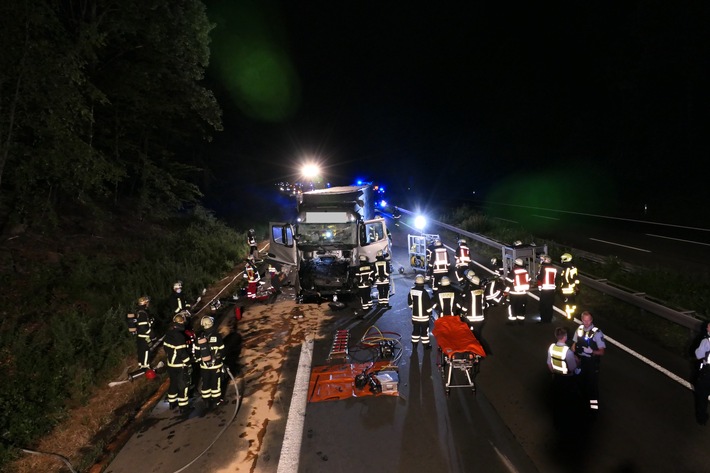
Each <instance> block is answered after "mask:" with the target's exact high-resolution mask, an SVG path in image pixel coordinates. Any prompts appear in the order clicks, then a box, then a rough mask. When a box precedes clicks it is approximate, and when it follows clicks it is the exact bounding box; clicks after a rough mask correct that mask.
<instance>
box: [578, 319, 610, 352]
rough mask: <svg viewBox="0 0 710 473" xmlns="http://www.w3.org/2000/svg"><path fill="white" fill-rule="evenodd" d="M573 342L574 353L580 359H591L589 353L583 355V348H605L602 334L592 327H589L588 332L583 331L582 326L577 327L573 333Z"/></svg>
mask: <svg viewBox="0 0 710 473" xmlns="http://www.w3.org/2000/svg"><path fill="white" fill-rule="evenodd" d="M573 341H574V343H575V349H574V350H575V353H576V354H577V355H578V356H580V357H586V358H592V357H593V355H592V354H590V353H584V349H585V348H591V349H592V350H598V349H600V348H606V343H605V342H604V334H603V333H602V331H601V330H599V329H598V328H597V327H595V326H594V325H591V326H590V327H589V330H585V329H584V325H580V326H579V327H577V331H576V332H575V333H574V337H573Z"/></svg>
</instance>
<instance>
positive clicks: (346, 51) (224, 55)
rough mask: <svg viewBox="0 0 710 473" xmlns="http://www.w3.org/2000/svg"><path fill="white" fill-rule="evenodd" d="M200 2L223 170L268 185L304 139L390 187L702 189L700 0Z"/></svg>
mask: <svg viewBox="0 0 710 473" xmlns="http://www.w3.org/2000/svg"><path fill="white" fill-rule="evenodd" d="M207 3H208V6H209V10H208V11H209V14H210V17H211V18H212V20H213V21H215V23H216V24H217V28H216V29H215V31H214V32H213V35H212V36H213V41H214V42H213V59H212V65H211V68H210V76H211V80H213V81H215V90H216V92H217V94H218V98H219V100H220V103H221V105H222V107H223V109H224V111H225V131H224V132H223V133H222V134H220V136H218V137H217V139H216V142H215V145H216V146H215V147H214V151H213V152H214V159H215V161H216V162H219V163H220V164H218V165H216V172H217V174H218V175H222V173H223V172H225V171H226V169H228V168H231V169H234V168H236V169H238V170H239V172H238V173H236V174H235V176H236V175H239V176H241V177H244V176H245V174H246V175H247V176H248V179H249V182H250V184H251V185H254V186H256V187H258V186H261V185H264V186H267V185H268V184H270V183H271V182H274V181H276V180H279V179H281V178H285V179H293V172H294V171H295V169H296V167H297V163H298V162H299V160H301V159H302V158H303V156H305V155H311V156H318V158H319V159H320V160H321V162H322V163H323V164H324V165H325V166H327V172H328V176H329V180H331V181H332V182H334V183H336V184H343V183H347V181H348V180H349V179H351V177H352V176H354V175H356V174H357V175H360V176H363V177H368V178H371V179H375V180H378V181H383V182H385V183H387V184H389V186H390V189H391V190H393V191H395V192H398V194H399V198H400V199H401V200H405V195H404V194H403V192H404V190H405V189H406V188H407V187H409V186H413V187H414V188H415V189H416V190H417V192H418V193H420V194H426V195H427V196H428V197H429V198H441V197H444V196H449V197H459V196H463V197H470V196H471V195H472V192H473V191H474V190H475V191H477V194H476V196H477V197H482V198H487V199H496V200H501V199H504V198H505V199H507V200H508V201H511V202H512V201H516V202H517V203H532V204H537V205H543V206H550V207H556V208H564V207H569V206H570V204H568V203H567V202H568V201H570V200H571V205H586V206H587V207H588V209H589V210H593V209H592V207H594V206H593V205H592V204H590V203H589V202H590V201H594V202H598V204H594V205H596V206H598V207H599V210H605V211H609V212H614V209H613V208H611V207H610V206H611V205H612V204H614V205H618V204H619V202H624V203H625V204H624V206H625V207H629V208H631V209H633V208H638V207H639V206H641V205H642V204H643V203H649V204H650V205H652V208H661V207H664V208H671V207H672V206H673V202H685V203H687V202H693V203H694V204H693V205H695V203H697V204H698V205H697V208H698V209H699V208H702V207H704V200H705V199H707V198H708V197H710V195H709V193H708V191H707V190H706V188H707V183H706V182H705V181H707V178H706V177H703V176H706V174H702V173H700V172H699V171H700V170H701V169H704V166H703V165H702V162H703V161H705V160H706V159H707V158H708V157H709V156H710V146H709V144H708V141H709V140H708V139H707V131H708V104H709V102H710V101H709V100H708V95H709V94H708V85H707V84H708V72H709V70H710V68H709V67H708V61H709V57H710V56H709V55H708V48H707V44H708V42H707V38H706V33H705V30H706V25H707V24H708V19H710V16H709V14H708V13H709V12H710V7H709V6H708V5H709V4H708V3H707V2H701V1H698V2H692V3H690V2H689V3H685V2H660V1H658V2H654V1H644V2H641V1H638V2H613V3H608V4H607V3H605V4H604V5H605V6H600V5H598V4H596V2H593V3H590V2H544V3H545V5H543V6H541V5H540V3H543V2H525V5H523V2H512V3H504V2H488V3H487V4H485V5H484V4H483V3H482V2H447V4H446V5H444V4H438V3H437V4H434V3H431V4H430V5H429V6H428V7H427V6H413V4H412V3H410V2H374V1H373V2H362V1H361V2H354V1H352V2H333V1H328V2H323V1H317V2H315V1H308V2H257V1H253V2H245V1H231V0H226V1H212V2H207ZM612 5H613V8H612ZM220 166H226V167H224V168H220ZM247 169H248V172H246V171H247ZM223 184H227V183H226V182H224V183H223ZM229 186H232V184H231V183H230V184H229ZM514 189H518V190H517V191H516V190H514ZM553 190H554V191H553ZM676 196H681V197H683V199H682V201H679V200H677V198H676ZM689 197H690V198H689ZM701 204H702V206H701ZM594 210H596V209H594ZM623 211H626V209H619V210H618V212H619V213H621V212H623Z"/></svg>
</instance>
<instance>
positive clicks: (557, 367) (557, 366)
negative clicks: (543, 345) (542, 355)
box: [547, 342, 577, 376]
mask: <svg viewBox="0 0 710 473" xmlns="http://www.w3.org/2000/svg"><path fill="white" fill-rule="evenodd" d="M547 364H548V365H549V366H550V367H551V368H552V372H553V373H555V374H559V375H562V376H571V375H573V374H574V373H575V371H576V370H577V360H576V359H575V358H574V354H573V353H572V350H570V348H569V347H568V346H567V344H565V343H563V342H557V343H553V344H552V345H550V348H549V349H548V350H547Z"/></svg>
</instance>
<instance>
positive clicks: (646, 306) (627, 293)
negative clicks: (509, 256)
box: [397, 207, 702, 332]
mask: <svg viewBox="0 0 710 473" xmlns="http://www.w3.org/2000/svg"><path fill="white" fill-rule="evenodd" d="M397 208H398V209H399V210H400V212H402V213H405V214H408V215H412V216H415V215H417V214H416V213H415V212H412V211H410V210H407V209H403V208H402V207H397ZM428 221H429V222H431V223H433V224H435V225H436V226H439V227H441V228H445V229H447V230H450V231H452V232H455V233H458V234H460V235H464V236H466V237H467V238H471V239H473V240H476V241H478V242H480V243H483V244H485V245H488V246H492V247H494V248H497V249H499V250H501V249H502V248H503V247H504V246H505V245H504V244H503V243H500V242H498V241H495V240H491V239H490V238H486V237H484V236H483V235H480V234H478V233H471V232H468V231H466V230H462V229H461V228H456V227H454V226H453V225H449V224H447V223H444V222H439V221H437V220H431V219H429V220H428ZM579 279H580V280H581V281H582V282H583V283H584V284H585V285H587V286H589V287H590V288H592V289H594V290H595V291H599V292H601V293H602V294H606V295H609V296H612V297H615V298H617V299H619V300H620V301H622V302H625V303H627V304H630V305H633V306H636V307H638V308H640V309H642V310H645V311H647V312H651V313H652V314H655V315H658V316H660V317H662V318H664V319H666V320H668V321H670V322H673V323H676V324H678V325H680V326H682V327H685V328H688V329H690V330H692V331H694V332H695V331H698V329H699V327H700V323H701V322H702V319H700V318H698V317H695V312H694V311H690V310H676V309H672V308H670V307H667V306H665V305H663V304H661V303H659V302H655V301H653V300H650V299H649V296H648V295H647V294H646V293H643V292H634V291H633V290H630V289H627V288H622V287H619V286H615V285H613V283H610V282H609V281H607V280H606V279H594V278H591V277H588V276H585V275H582V274H580V276H579Z"/></svg>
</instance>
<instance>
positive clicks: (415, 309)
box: [407, 284, 433, 322]
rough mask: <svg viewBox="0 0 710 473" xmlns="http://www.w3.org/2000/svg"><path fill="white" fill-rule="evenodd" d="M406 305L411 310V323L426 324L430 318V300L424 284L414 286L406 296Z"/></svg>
mask: <svg viewBox="0 0 710 473" xmlns="http://www.w3.org/2000/svg"><path fill="white" fill-rule="evenodd" d="M407 305H408V306H409V308H410V309H412V321H414V322H428V321H429V318H430V317H431V311H432V308H433V306H432V300H431V296H430V295H429V292H428V291H427V290H426V288H425V287H424V284H415V285H414V287H412V288H411V289H410V290H409V294H407Z"/></svg>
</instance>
